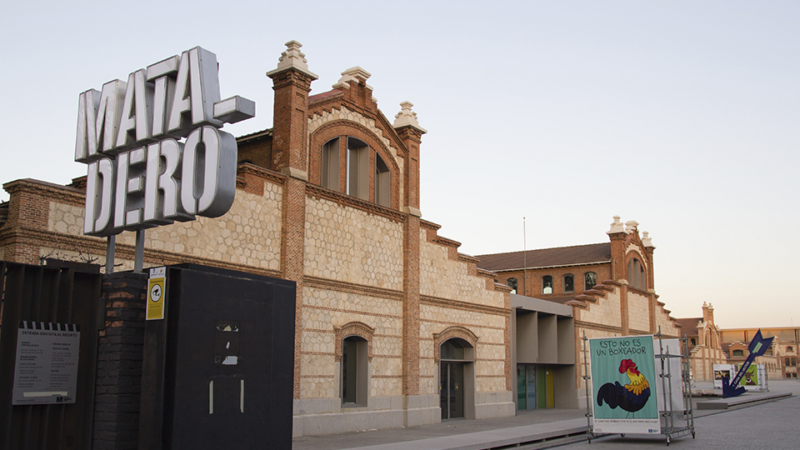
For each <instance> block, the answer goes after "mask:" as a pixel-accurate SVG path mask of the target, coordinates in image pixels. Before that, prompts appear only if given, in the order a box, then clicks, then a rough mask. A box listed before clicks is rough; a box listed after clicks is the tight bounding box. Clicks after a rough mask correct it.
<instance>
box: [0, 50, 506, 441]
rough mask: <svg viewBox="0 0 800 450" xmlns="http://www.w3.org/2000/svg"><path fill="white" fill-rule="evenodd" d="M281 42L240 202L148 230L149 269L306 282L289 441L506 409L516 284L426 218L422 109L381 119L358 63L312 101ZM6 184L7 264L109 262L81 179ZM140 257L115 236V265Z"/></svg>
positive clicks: (303, 69)
mask: <svg viewBox="0 0 800 450" xmlns="http://www.w3.org/2000/svg"><path fill="white" fill-rule="evenodd" d="M287 47H288V48H287V50H286V51H285V52H284V53H283V54H282V55H281V57H280V59H279V62H278V66H277V68H275V69H274V70H272V71H270V72H269V73H268V74H267V75H268V77H269V78H271V79H272V84H273V87H272V88H273V90H274V95H275V102H274V123H273V126H272V127H271V128H269V129H265V130H263V131H261V132H258V133H253V134H250V135H247V136H243V137H241V138H239V139H238V144H239V165H238V177H237V192H236V198H235V201H234V204H233V206H232V208H231V209H230V211H229V212H228V213H227V214H226V215H224V216H222V217H220V218H218V219H207V218H202V217H199V218H198V219H197V220H196V221H192V222H185V223H175V224H173V225H170V226H164V227H160V228H154V229H150V230H147V233H146V240H145V253H144V261H145V266H159V265H165V264H174V263H181V262H190V263H197V264H204V265H209V266H215V267H222V268H227V269H233V270H240V271H246V272H251V273H256V274H262V275H267V276H272V277H278V278H283V279H288V280H292V281H295V282H296V283H297V311H296V317H297V322H296V326H295V330H296V334H295V338H296V341H295V369H294V429H293V434H294V436H304V435H312V434H326V433H333V432H343V431H354V430H366V429H375V428H387V427H401V426H414V425H422V424H429V423H436V422H439V421H441V420H442V419H446V418H456V417H465V418H478V419H480V418H487V417H502V416H509V415H513V414H514V404H513V402H512V399H511V367H510V361H511V355H510V345H511V342H510V339H511V338H510V331H509V330H510V325H509V323H510V291H511V290H510V289H509V288H508V287H507V286H505V285H502V284H496V283H495V282H494V274H492V273H489V272H486V271H483V270H480V269H478V268H477V267H476V263H477V260H476V259H475V258H472V257H469V256H465V255H461V254H459V253H458V248H459V246H460V244H459V243H458V242H456V241H453V240H450V239H447V238H444V237H442V236H439V234H438V230H439V228H440V226H439V225H437V224H434V223H431V222H428V221H425V220H423V219H422V218H421V212H420V209H419V205H420V192H419V186H420V183H419V176H420V171H419V167H420V166H419V164H420V158H421V150H420V147H421V143H422V135H423V134H425V132H426V130H425V129H423V128H422V127H421V126H420V125H419V123H418V121H417V118H416V114H415V113H414V112H413V111H412V109H411V108H412V106H413V105H412V104H411V103H408V102H405V103H403V104H402V105H401V111H400V112H399V113H398V114H397V115H396V116H395V118H394V120H393V121H392V120H390V119H388V118H387V117H386V116H385V115H384V114H383V113H382V112H381V111H380V110H379V109H378V105H377V103H376V100H375V98H374V97H373V88H372V87H371V86H369V85H368V84H367V79H368V78H369V77H370V74H369V73H368V72H366V71H365V70H363V69H361V68H359V67H354V68H352V69H348V70H346V71H345V72H343V73H342V78H341V79H340V80H339V82H338V83H336V84H335V85H334V86H333V89H332V90H328V91H326V92H323V93H320V94H317V95H309V93H310V91H311V84H312V82H313V81H314V80H315V79H316V78H317V76H316V75H315V74H314V73H313V72H311V71H310V70H309V67H308V65H307V61H306V59H305V57H304V56H305V55H304V54H303V53H301V52H300V44H299V43H297V42H295V41H291V42H289V43H287ZM3 187H4V189H5V190H6V191H7V192H8V193H9V194H10V200H9V202H8V203H7V204H5V205H3V206H0V209H2V210H3V214H2V215H0V217H3V220H2V223H0V258H2V259H6V260H10V261H16V262H23V263H29V264H38V263H39V262H40V260H41V259H42V258H59V259H72V260H83V261H91V262H96V263H100V264H103V263H104V254H105V245H106V243H105V240H103V239H99V238H93V237H89V236H84V235H83V234H82V229H83V216H84V212H83V211H84V202H85V200H84V198H85V193H84V192H85V186H84V181H82V180H81V179H77V180H76V181H75V182H74V183H73V184H72V185H71V186H59V185H53V184H49V183H45V182H41V181H35V180H17V181H12V182H9V183H6V184H4V186H3ZM133 257H134V234H133V233H128V232H125V233H122V234H121V235H119V236H117V239H116V259H115V263H116V264H117V266H118V267H117V270H123V269H130V268H132V266H133V263H132V260H133ZM440 384H441V386H440Z"/></svg>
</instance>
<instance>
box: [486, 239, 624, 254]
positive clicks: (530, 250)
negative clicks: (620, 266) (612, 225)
mask: <svg viewBox="0 0 800 450" xmlns="http://www.w3.org/2000/svg"><path fill="white" fill-rule="evenodd" d="M610 244H611V243H610V242H598V243H595V244H579V245H565V246H563V247H548V248H532V249H528V250H518V251H515V252H501V253H484V254H482V255H475V257H476V258H480V257H481V256H490V255H491V256H494V255H513V254H517V253H519V254H521V253H527V252H535V251H541V250H556V249H564V248H576V247H589V246H593V245H610Z"/></svg>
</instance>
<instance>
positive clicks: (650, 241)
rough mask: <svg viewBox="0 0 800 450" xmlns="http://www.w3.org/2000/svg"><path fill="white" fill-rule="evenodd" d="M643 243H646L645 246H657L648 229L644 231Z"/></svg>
mask: <svg viewBox="0 0 800 450" xmlns="http://www.w3.org/2000/svg"><path fill="white" fill-rule="evenodd" d="M642 244H644V246H645V247H654V248H655V246H654V245H653V239H651V238H650V233H648V232H647V231H645V232H643V233H642Z"/></svg>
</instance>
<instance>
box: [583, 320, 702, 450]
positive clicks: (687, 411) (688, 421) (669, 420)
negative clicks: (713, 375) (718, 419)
mask: <svg viewBox="0 0 800 450" xmlns="http://www.w3.org/2000/svg"><path fill="white" fill-rule="evenodd" d="M653 339H654V340H658V348H659V352H658V354H657V355H655V356H656V358H657V359H658V360H660V361H661V373H660V374H659V375H658V376H659V378H660V379H661V395H662V398H663V400H664V410H663V411H661V410H660V411H659V412H658V413H659V416H660V421H661V434H662V435H664V436H665V437H666V441H667V446H669V444H670V442H672V439H674V438H678V437H683V436H688V435H689V434H691V435H692V439H694V438H695V430H694V405H693V403H692V383H691V377H690V370H689V344H688V341H689V340H688V338H687V336H686V335H684V336H683V337H682V338H677V339H678V340H679V341H680V342H681V345H680V346H681V348H682V350H683V351H682V352H681V354H678V355H670V354H669V349H667V351H666V353H665V352H664V344H663V339H664V338H663V336H662V334H661V327H658V333H657V334H655V335H653ZM588 342H589V338H587V337H586V332H585V331H584V333H583V380H584V383H583V384H584V386H585V387H586V422H587V427H588V434H589V443H591V442H592V439H596V438H598V437H600V436H608V434H596V433H595V432H594V426H593V414H592V402H593V401H594V396H593V395H592V389H590V388H589V382H590V380H591V379H592V376H591V373H590V372H589V356H588V355H589V349H588ZM674 358H680V360H681V371H680V373H678V374H673V373H671V368H670V364H669V363H668V361H669V360H670V359H674ZM673 375H676V376H680V377H681V386H682V389H683V396H682V397H683V409H682V410H678V411H676V410H675V409H674V408H673V405H672V383H671V382H670V380H671V379H672V377H673ZM676 418H679V420H678V422H680V421H681V420H683V421H685V423H678V424H676ZM620 436H622V437H625V434H620Z"/></svg>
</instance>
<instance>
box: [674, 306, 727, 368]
mask: <svg viewBox="0 0 800 450" xmlns="http://www.w3.org/2000/svg"><path fill="white" fill-rule="evenodd" d="M678 323H679V324H680V325H681V332H682V333H684V334H685V335H686V337H687V339H688V346H689V365H690V370H691V373H692V376H693V377H694V380H695V381H713V380H714V364H725V362H726V359H727V358H726V355H725V352H723V351H722V339H721V337H720V330H719V327H718V326H717V325H716V323H714V306H712V305H711V304H706V303H703V316H702V317H691V318H686V319H678Z"/></svg>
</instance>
